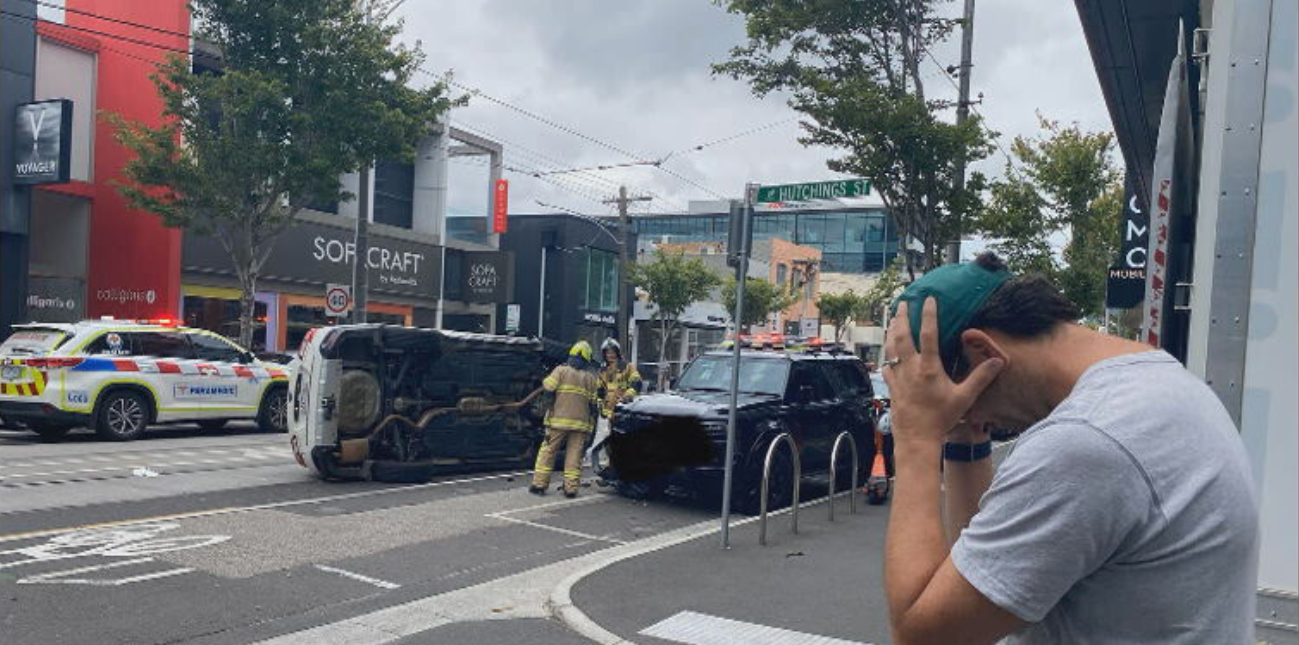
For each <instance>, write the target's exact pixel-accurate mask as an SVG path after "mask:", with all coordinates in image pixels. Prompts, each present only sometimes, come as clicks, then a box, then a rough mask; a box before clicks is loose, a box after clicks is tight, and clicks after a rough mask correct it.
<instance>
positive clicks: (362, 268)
mask: <svg viewBox="0 0 1299 645" xmlns="http://www.w3.org/2000/svg"><path fill="white" fill-rule="evenodd" d="M357 192H359V193H360V195H358V197H357V206H358V208H357V212H356V238H355V243H354V249H355V255H354V256H353V258H352V260H353V262H352V323H353V324H355V323H363V322H365V306H366V302H367V300H368V298H367V295H368V294H367V293H366V292H367V291H369V289H370V273H369V268H370V267H369V262H368V260H369V259H370V253H369V250H370V168H369V167H366V168H362V169H361V186H360V189H359V190H358V191H357Z"/></svg>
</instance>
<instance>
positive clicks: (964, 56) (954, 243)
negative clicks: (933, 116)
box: [946, 0, 974, 264]
mask: <svg viewBox="0 0 1299 645" xmlns="http://www.w3.org/2000/svg"><path fill="white" fill-rule="evenodd" d="M973 56H974V0H965V17H964V18H963V19H962V20H961V76H960V78H959V79H957V81H958V82H959V85H958V86H957V87H958V89H957V99H956V125H958V126H959V125H961V124H963V123H965V122H966V121H967V120H968V119H969V118H970V68H971V67H973V66H974V64H973V62H972V61H971V59H972V58H973ZM965 164H966V159H965V155H964V154H962V155H960V156H959V157H958V158H957V160H956V182H955V183H956V190H957V192H961V191H963V190H965ZM962 220H964V216H963V215H962V216H961V217H959V218H958V219H957V221H956V235H955V236H954V237H953V238H952V240H951V241H949V242H948V243H947V253H946V255H947V258H946V259H947V264H957V263H959V262H960V261H961V233H962V230H963V229H964V224H965V223H964V222H963V221H962Z"/></svg>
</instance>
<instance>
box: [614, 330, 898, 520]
mask: <svg viewBox="0 0 1299 645" xmlns="http://www.w3.org/2000/svg"><path fill="white" fill-rule="evenodd" d="M733 361H734V357H733V354H732V352H731V351H729V350H727V351H714V352H709V353H706V354H703V355H701V356H699V357H698V358H696V359H695V360H694V361H693V362H691V363H690V365H689V367H687V368H686V371H685V372H684V373H683V374H682V375H681V378H680V379H679V380H678V381H677V383H676V387H675V389H674V390H673V391H671V392H668V393H663V394H651V395H647V396H643V397H640V398H638V399H636V400H634V401H632V402H630V403H627V404H624V405H620V406H619V407H618V410H617V414H616V415H615V417H614V427H613V435H614V436H613V442H614V446H615V451H616V449H617V448H616V446H617V442H618V441H619V440H625V439H626V438H628V437H631V436H633V435H635V434H636V433H641V432H648V433H655V432H663V433H664V434H672V435H674V436H678V437H679V436H680V434H679V433H670V432H667V431H665V429H666V428H681V427H693V428H698V429H699V431H702V433H703V434H704V435H706V437H707V443H708V444H711V456H710V458H709V460H708V462H707V463H704V464H703V465H697V466H691V467H687V468H684V469H679V470H678V471H677V472H674V473H672V474H669V475H665V476H662V477H658V478H656V479H653V480H649V481H646V482H635V483H632V482H625V481H624V482H618V484H619V488H620V489H621V490H623V491H624V492H625V493H630V494H633V495H636V496H643V495H654V494H656V493H661V492H663V491H664V490H666V489H667V488H669V487H678V488H684V489H687V490H690V491H692V492H695V493H701V494H705V495H711V496H713V497H715V498H718V499H720V495H721V489H722V480H723V476H722V475H723V471H724V465H723V464H724V459H725V454H726V422H727V413H728V407H727V406H728V404H729V401H730V394H729V391H730V382H731V367H732V365H733V364H734V362H733ZM739 391H740V397H739V408H738V413H737V414H738V416H737V427H736V436H735V438H736V444H735V475H734V477H735V479H734V483H733V491H734V493H733V497H732V506H733V507H734V508H736V509H737V510H739V511H740V512H744V513H755V512H756V511H757V509H758V504H759V501H760V500H759V489H760V483H761V478H762V463H763V460H764V458H765V457H766V453H767V448H768V447H769V446H770V445H771V442H772V440H774V439H775V438H776V437H777V436H778V435H780V434H781V433H783V432H788V433H789V434H790V435H792V436H793V438H794V442H795V443H796V444H797V445H798V447H799V455H800V459H801V465H802V471H803V475H804V476H807V475H817V474H820V473H828V472H829V469H830V452H831V450H832V448H833V446H834V441H835V438H836V437H838V435H839V433H841V432H844V431H847V432H849V433H851V434H852V436H853V438H854V439H855V440H856V442H857V448H858V450H859V453H860V454H859V459H860V461H859V479H860V481H862V482H865V480H866V477H867V475H868V474H869V472H870V463H871V459H872V458H873V457H874V449H875V441H874V430H875V426H874V416H873V414H872V397H873V389H872V387H871V382H870V378H869V376H868V374H867V371H866V366H865V364H863V363H862V361H861V360H860V359H859V358H857V357H855V356H851V355H836V354H832V353H824V352H822V353H796V352H784V351H761V350H752V349H745V350H743V351H742V352H741V358H740V385H739ZM850 454H851V453H850V451H849V450H848V449H847V448H844V449H843V450H842V451H841V455H840V462H839V466H838V468H839V472H840V473H843V475H842V478H841V480H840V481H841V484H840V490H844V489H846V488H847V486H848V484H849V482H850V478H851V463H850V461H849V460H850ZM777 455H778V456H777V457H776V459H775V461H774V462H773V466H772V475H771V484H770V489H771V495H772V507H775V508H778V507H781V506H785V505H788V503H789V498H790V495H791V488H792V483H793V464H792V462H791V461H790V459H789V451H788V450H787V449H784V448H782V449H780V450H779V451H778V452H777ZM614 456H615V466H618V463H617V461H618V460H617V454H616V452H615V455H614Z"/></svg>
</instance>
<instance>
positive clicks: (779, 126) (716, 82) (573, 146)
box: [400, 0, 1111, 214]
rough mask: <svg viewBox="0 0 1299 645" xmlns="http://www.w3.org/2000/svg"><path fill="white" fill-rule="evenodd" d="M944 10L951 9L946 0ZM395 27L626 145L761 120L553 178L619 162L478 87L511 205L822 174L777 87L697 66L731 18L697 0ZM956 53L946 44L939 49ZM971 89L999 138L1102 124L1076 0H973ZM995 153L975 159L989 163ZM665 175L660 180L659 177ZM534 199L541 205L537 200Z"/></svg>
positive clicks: (477, 7)
mask: <svg viewBox="0 0 1299 645" xmlns="http://www.w3.org/2000/svg"><path fill="white" fill-rule="evenodd" d="M946 11H948V12H951V13H953V14H955V13H959V11H960V4H959V2H954V3H952V4H951V5H949V6H948V7H947V9H946ZM400 15H401V16H402V17H403V18H404V19H405V21H406V36H407V37H408V38H409V39H411V40H415V39H418V40H419V41H420V42H421V44H422V48H423V50H424V52H425V53H426V54H427V57H428V59H427V61H426V63H425V68H426V69H428V70H431V71H434V72H439V73H440V72H443V71H446V70H451V71H452V72H453V73H454V78H455V81H456V82H457V83H460V84H463V85H464V86H467V87H471V88H476V89H477V90H479V91H481V92H483V93H484V94H486V95H488V96H491V97H494V98H496V99H499V100H500V101H502V102H505V103H508V104H510V105H512V106H515V107H517V108H519V109H520V110H526V111H528V112H530V113H532V114H535V115H537V116H540V117H543V118H545V119H547V120H549V121H552V122H554V123H556V124H559V125H562V126H564V127H565V128H567V129H570V130H572V131H574V132H577V133H581V134H582V135H585V136H587V137H590V138H591V139H595V140H598V141H600V142H603V143H605V144H608V145H609V146H611V147H616V148H618V149H620V150H622V151H626V152H630V153H632V154H633V155H635V156H637V157H640V158H645V159H653V158H659V157H662V156H663V155H666V154H668V153H670V152H673V151H680V150H688V149H689V148H691V147H693V146H695V145H698V144H701V143H705V142H709V141H714V140H717V139H721V138H724V137H729V136H732V135H736V134H739V133H742V132H746V131H748V130H751V129H754V128H759V127H762V126H768V125H771V124H775V125H772V126H771V127H768V128H766V129H764V130H761V131H760V132H757V133H754V134H750V135H747V136H744V137H741V138H737V139H735V140H733V141H730V142H728V143H724V144H720V145H716V146H713V147H710V148H708V149H706V150H703V151H700V152H695V153H682V154H678V155H674V156H673V157H672V158H671V159H670V160H669V161H668V162H667V163H666V164H665V168H667V169H668V170H670V171H671V174H670V173H669V172H664V171H663V170H657V169H654V168H649V167H640V168H620V169H612V170H607V171H591V172H587V173H581V174H569V175H552V176H549V177H547V178H548V179H550V180H552V181H551V182H545V181H541V180H539V179H536V178H533V177H531V176H529V175H528V174H527V171H532V170H537V169H540V170H554V169H561V168H575V167H578V168H581V167H588V166H598V165H604V164H613V163H624V162H627V161H630V160H631V158H630V157H628V156H626V155H624V154H623V153H621V152H619V151H615V150H613V149H610V147H605V146H603V145H601V144H599V143H595V142H593V141H591V140H588V139H584V138H581V137H579V136H576V135H574V134H572V133H571V132H565V131H563V130H561V129H558V128H555V127H552V126H550V125H547V124H546V123H543V122H541V121H540V120H538V119H534V118H529V117H528V116H525V115H524V114H522V113H521V112H520V111H518V110H514V109H510V108H507V107H503V106H502V105H499V104H496V103H493V102H491V101H489V100H486V99H484V98H481V97H477V98H472V99H471V101H470V103H469V105H468V106H467V107H465V108H461V109H457V110H455V111H454V112H453V114H452V122H453V123H454V124H456V125H458V126H460V127H463V128H466V129H471V130H474V131H476V132H478V133H480V134H484V135H487V136H489V137H491V138H494V139H496V140H498V141H501V142H502V143H504V145H505V149H506V164H507V166H510V167H512V168H515V169H517V170H515V171H513V172H507V174H506V177H507V178H508V179H510V180H511V181H510V190H511V196H510V211H511V212H513V213H525V212H554V211H556V210H557V208H556V207H559V208H564V209H572V210H575V211H579V212H582V213H591V214H596V213H602V212H607V211H608V208H609V207H607V206H603V205H601V204H600V203H599V202H600V200H602V199H606V198H608V197H609V196H612V195H613V194H614V193H615V192H616V190H617V186H618V185H619V184H620V183H625V184H626V185H627V186H628V187H629V189H630V190H632V191H633V192H637V193H650V194H652V195H653V196H654V197H655V199H654V201H652V202H650V203H649V204H642V205H638V206H637V207H636V210H647V209H648V210H651V211H655V212H662V211H671V210H683V209H684V208H685V207H686V204H687V202H689V201H690V200H699V199H713V198H716V197H717V196H718V195H722V196H726V197H733V196H738V195H739V193H740V192H741V190H742V187H743V185H744V183H745V182H746V181H757V182H763V183H786V182H793V181H807V180H820V179H827V178H831V177H832V174H831V173H830V171H829V170H827V169H826V167H825V161H826V159H828V158H831V157H833V156H835V152H834V151H833V150H828V149H822V148H804V147H802V146H800V145H799V144H798V143H797V141H796V137H797V136H798V127H797V123H796V121H795V120H794V119H795V117H796V114H795V113H794V112H793V111H792V110H791V109H789V107H788V106H786V105H785V103H784V101H783V99H782V98H780V97H774V96H773V97H769V98H767V99H765V100H758V99H756V98H754V97H753V96H752V95H751V94H750V92H749V91H748V89H747V87H746V86H745V85H744V84H742V83H740V82H737V81H733V80H730V79H725V78H714V77H712V75H711V74H710V73H709V65H710V64H711V63H713V62H717V61H721V60H723V59H724V58H725V55H726V52H727V50H728V49H729V48H730V47H731V46H733V45H735V44H737V43H740V42H742V40H743V35H744V30H743V23H742V22H741V20H740V19H739V18H738V17H736V16H733V15H729V14H727V13H726V12H725V11H723V10H722V9H720V8H719V7H717V6H716V5H714V4H713V3H712V2H710V1H709V0H407V2H406V4H405V5H404V6H403V7H402V10H401V11H400ZM937 58H938V59H939V60H941V61H942V62H943V63H944V64H956V63H957V62H958V58H959V50H958V39H956V38H954V39H953V40H952V42H950V43H947V44H945V45H944V46H942V47H941V48H939V50H938V51H937ZM974 65H975V66H974V76H973V88H974V93H975V94H977V93H979V92H982V93H983V94H984V102H983V104H982V105H980V106H978V108H977V109H978V110H979V111H980V112H981V113H982V114H983V115H984V116H985V117H986V118H987V120H988V121H989V123H990V124H991V126H992V127H993V128H994V129H995V130H997V131H999V132H1001V133H1002V134H1001V137H1002V141H1003V142H1004V143H1005V144H1006V145H1007V146H1008V145H1009V142H1010V140H1011V138H1013V137H1014V136H1015V135H1032V134H1034V133H1035V132H1036V130H1037V116H1036V113H1037V112H1041V113H1042V114H1043V115H1045V116H1047V117H1050V118H1053V119H1059V120H1063V121H1078V122H1080V123H1081V124H1082V125H1083V126H1084V127H1087V128H1090V129H1106V130H1108V129H1110V127H1111V126H1110V123H1109V118H1108V116H1107V114H1106V112H1105V107H1104V102H1103V100H1102V97H1101V94H1100V89H1099V85H1098V84H1097V81H1096V75H1095V72H1094V71H1093V68H1092V66H1091V60H1090V58H1089V56H1088V52H1087V47H1086V43H1085V42H1084V40H1083V37H1082V30H1081V28H1080V26H1079V24H1078V15H1077V12H1076V10H1075V8H1074V3H1073V2H1069V1H1067V0H980V2H979V5H978V6H977V9H976V14H975V37H974ZM922 73H923V75H924V76H925V80H926V88H927V90H928V91H929V92H930V95H931V96H933V95H939V94H944V95H949V96H950V97H952V98H954V97H955V90H954V89H953V88H952V86H951V85H950V84H949V82H948V81H947V79H946V78H945V77H944V76H943V74H942V72H941V71H940V70H939V68H938V67H937V65H934V64H932V63H928V62H927V63H926V64H925V66H924V68H923V72H922ZM475 163H476V162H475V161H474V160H472V159H461V160H459V163H457V164H456V165H455V166H453V169H452V196H451V202H452V203H451V207H452V211H453V213H483V212H485V208H486V195H487V189H486V169H485V168H484V167H483V166H481V165H475ZM1003 163H1004V159H1003V158H1001V157H1000V155H997V156H995V157H994V158H993V159H991V160H990V161H989V162H986V163H985V164H984V168H983V169H984V170H985V171H987V172H993V173H996V172H999V171H1000V167H1001V166H1002V164H1003ZM674 174H675V175H677V176H673V175H674ZM541 204H546V205H545V206H543V205H541Z"/></svg>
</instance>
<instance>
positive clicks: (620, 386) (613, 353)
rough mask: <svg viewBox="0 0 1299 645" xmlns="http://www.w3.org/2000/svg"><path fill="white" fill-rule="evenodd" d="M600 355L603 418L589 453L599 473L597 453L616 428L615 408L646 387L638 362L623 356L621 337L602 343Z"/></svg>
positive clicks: (589, 457) (601, 413)
mask: <svg viewBox="0 0 1299 645" xmlns="http://www.w3.org/2000/svg"><path fill="white" fill-rule="evenodd" d="M600 356H601V357H602V358H603V359H604V368H603V369H601V370H600V381H599V384H598V386H597V389H599V391H600V420H599V423H598V425H597V426H596V431H595V442H594V445H593V447H592V448H591V450H590V454H589V455H588V459H589V460H590V462H591V465H592V466H593V467H594V468H595V470H596V473H597V474H598V473H600V471H601V464H600V463H599V461H598V459H599V458H598V456H597V455H598V453H599V451H600V450H601V449H602V448H603V443H604V441H605V440H606V439H608V437H609V433H610V432H612V431H613V412H614V409H615V408H616V407H618V404H619V403H622V402H624V401H630V400H632V399H634V398H636V395H638V394H640V391H641V389H642V388H643V387H644V381H642V380H641V376H640V371H639V370H637V369H636V366H635V365H633V364H631V363H629V362H626V361H624V360H623V357H622V345H619V344H618V341H616V340H614V339H612V338H607V339H605V341H604V342H603V343H601V344H600Z"/></svg>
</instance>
